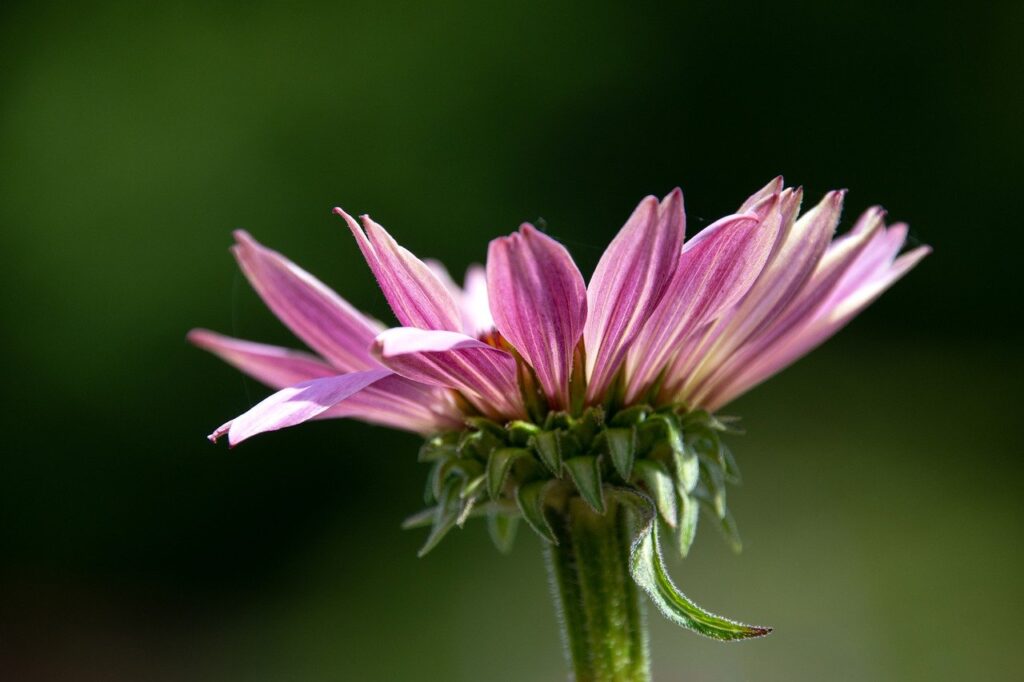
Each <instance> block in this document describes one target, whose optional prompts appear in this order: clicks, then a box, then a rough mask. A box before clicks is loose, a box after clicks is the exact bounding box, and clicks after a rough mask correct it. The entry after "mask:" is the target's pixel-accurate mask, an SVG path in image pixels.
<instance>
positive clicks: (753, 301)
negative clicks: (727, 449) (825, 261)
mask: <svg viewBox="0 0 1024 682" xmlns="http://www.w3.org/2000/svg"><path fill="white" fill-rule="evenodd" d="M843 195H844V192H838V191H837V192H829V193H828V194H827V195H826V196H825V198H824V199H822V201H821V202H820V203H819V204H818V205H817V206H815V207H814V208H813V209H811V210H810V211H808V212H807V213H806V214H805V215H803V216H801V217H800V219H799V220H796V221H794V222H792V223H791V224H790V225H789V227H788V229H787V227H786V226H785V224H784V225H783V233H782V235H781V236H780V237H779V239H778V240H777V243H776V245H775V248H774V249H773V251H772V254H771V256H769V259H768V262H767V263H766V265H765V267H764V268H763V269H762V270H761V273H760V275H759V276H758V278H757V280H756V281H755V282H754V285H753V286H752V287H751V289H750V291H749V292H748V293H747V295H746V296H745V297H744V298H743V300H742V301H740V303H739V304H738V305H737V306H736V308H734V309H733V311H732V312H730V313H729V315H727V316H725V317H723V318H722V319H721V320H720V321H719V323H718V324H717V325H716V326H715V328H714V329H713V330H712V332H711V341H710V343H709V344H708V345H706V346H705V347H703V348H701V349H699V350H698V351H697V352H696V353H695V354H694V355H695V356H696V357H699V358H700V360H699V364H698V365H697V366H696V368H694V369H693V370H692V372H688V373H687V374H688V376H686V377H685V383H684V385H683V387H682V388H681V395H679V396H678V397H679V398H680V399H682V400H684V401H686V400H691V399H692V397H693V395H695V394H700V393H701V391H702V386H709V385H711V384H713V382H714V374H715V372H716V371H718V370H719V368H720V367H721V365H722V363H723V362H724V361H725V360H726V359H727V358H728V357H729V356H730V355H731V354H732V353H733V351H735V349H736V348H738V347H739V346H740V345H741V344H743V343H744V342H745V341H746V340H747V339H749V338H750V337H751V336H752V335H753V334H755V333H757V332H758V331H760V330H761V329H762V328H763V327H764V326H765V325H767V324H769V323H770V322H771V321H772V320H774V319H775V317H777V316H778V315H779V314H780V313H781V312H782V310H783V309H784V308H785V307H786V306H787V305H788V304H789V303H790V301H791V300H792V299H793V297H794V296H796V294H797V292H799V291H800V289H801V288H802V287H803V286H804V284H805V283H806V282H807V280H808V279H809V278H810V277H811V275H812V274H813V272H814V270H815V268H816V266H817V265H818V261H819V260H820V259H821V257H822V255H823V254H824V253H825V250H826V249H827V248H828V245H829V242H830V241H831V239H832V235H833V233H834V232H835V228H836V224H837V223H838V222H839V215H840V213H841V211H842V204H843ZM793 197H794V198H792V199H790V200H788V201H787V198H786V197H785V196H783V195H780V215H781V217H782V220H783V221H784V223H785V222H786V221H788V220H789V219H790V217H791V216H792V215H793V214H794V213H795V210H796V208H795V207H796V206H797V205H798V194H797V193H795V194H794V195H793ZM755 210H756V209H755ZM674 379H676V378H675V377H674ZM704 390H707V389H704Z"/></svg>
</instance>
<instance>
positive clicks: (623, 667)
mask: <svg viewBox="0 0 1024 682" xmlns="http://www.w3.org/2000/svg"><path fill="white" fill-rule="evenodd" d="M628 517H629V512H628V510H627V509H626V508H625V507H623V506H621V505H619V504H618V503H617V502H616V501H615V500H614V499H608V509H607V511H606V513H605V514H598V513H597V512H595V511H594V510H593V509H591V507H590V506H589V505H587V503H586V502H584V501H583V499H581V498H579V497H572V498H570V499H569V500H568V501H567V503H566V505H565V507H564V511H563V512H562V513H559V514H558V515H557V516H553V518H551V522H552V527H553V529H554V532H555V536H556V537H557V538H558V545H549V546H547V548H546V549H545V552H546V558H547V565H548V572H549V575H550V576H551V585H552V589H553V592H554V596H555V601H556V604H557V607H558V612H559V620H560V621H561V625H562V641H563V642H564V644H565V649H566V652H567V656H568V658H569V663H570V665H571V666H572V670H573V677H572V679H574V680H576V682H649V680H650V679H651V674H650V658H649V655H648V641H647V624H646V621H645V620H644V612H643V608H642V606H641V603H640V590H639V588H638V587H637V585H636V583H635V582H633V579H632V577H630V574H629V550H630V543H631V540H632V537H631V526H630V519H629V518H628Z"/></svg>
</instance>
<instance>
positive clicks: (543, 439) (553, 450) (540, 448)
mask: <svg viewBox="0 0 1024 682" xmlns="http://www.w3.org/2000/svg"><path fill="white" fill-rule="evenodd" d="M530 444H531V445H532V446H533V449H534V450H536V451H537V456H538V457H540V461H541V462H543V463H544V466H546V467H547V468H548V471H550V472H551V473H553V474H554V475H555V476H558V477H561V476H562V439H561V438H560V437H559V433H558V431H539V432H538V433H537V434H536V435H534V437H533V440H532V441H531V443H530Z"/></svg>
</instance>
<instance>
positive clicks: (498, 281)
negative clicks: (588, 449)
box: [487, 224, 587, 409]
mask: <svg viewBox="0 0 1024 682" xmlns="http://www.w3.org/2000/svg"><path fill="white" fill-rule="evenodd" d="M487 290H488V292H489V294H490V307H491V313H492V314H493V315H494V324H495V326H496V327H497V329H498V331H499V332H500V333H501V335H502V336H503V337H505V339H507V340H508V341H509V342H510V343H511V344H512V345H513V346H514V347H515V349H516V350H517V351H518V352H519V353H520V354H521V355H522V356H523V357H524V358H526V360H527V362H529V363H530V364H531V365H532V366H533V368H534V370H535V371H536V373H537V379H538V381H539V382H540V385H541V388H542V390H543V391H544V394H545V395H546V396H547V398H548V400H549V401H550V403H551V406H552V407H553V408H554V409H561V408H565V407H568V405H569V376H570V372H571V370H572V361H573V353H574V352H575V349H576V344H577V343H579V340H580V337H581V336H582V335H583V325H584V322H585V320H586V317H587V291H586V286H585V285H584V283H583V276H582V275H580V271H579V270H578V269H577V268H576V264H575V263H573V261H572V257H570V256H569V252H568V251H566V249H565V247H564V246H562V245H561V244H559V243H558V242H556V241H555V240H554V239H551V238H550V237H548V236H546V235H544V234H541V233H540V232H538V231H537V230H536V229H534V227H533V226H532V225H529V224H524V225H523V226H522V227H521V228H520V229H519V232H516V233H513V234H511V235H509V236H508V237H501V238H498V239H495V240H493V241H492V242H491V244H490V247H489V249H488V251H487Z"/></svg>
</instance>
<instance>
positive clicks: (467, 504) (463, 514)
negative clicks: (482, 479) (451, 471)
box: [455, 495, 477, 528]
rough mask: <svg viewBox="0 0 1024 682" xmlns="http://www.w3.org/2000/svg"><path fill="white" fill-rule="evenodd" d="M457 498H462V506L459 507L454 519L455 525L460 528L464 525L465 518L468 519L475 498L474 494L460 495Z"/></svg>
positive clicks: (474, 503)
mask: <svg viewBox="0 0 1024 682" xmlns="http://www.w3.org/2000/svg"><path fill="white" fill-rule="evenodd" d="M459 499H460V500H462V506H461V507H460V508H459V515H458V517H456V519H455V525H456V526H458V527H459V528H462V527H463V526H465V525H466V519H468V518H469V516H470V514H472V513H473V510H474V508H475V507H476V502H477V498H476V495H469V496H462V495H460V496H459Z"/></svg>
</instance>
